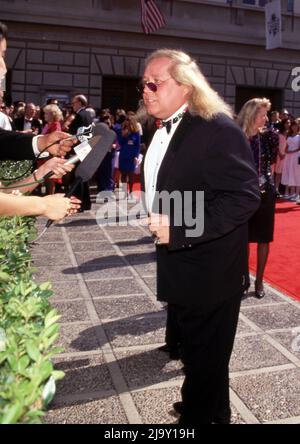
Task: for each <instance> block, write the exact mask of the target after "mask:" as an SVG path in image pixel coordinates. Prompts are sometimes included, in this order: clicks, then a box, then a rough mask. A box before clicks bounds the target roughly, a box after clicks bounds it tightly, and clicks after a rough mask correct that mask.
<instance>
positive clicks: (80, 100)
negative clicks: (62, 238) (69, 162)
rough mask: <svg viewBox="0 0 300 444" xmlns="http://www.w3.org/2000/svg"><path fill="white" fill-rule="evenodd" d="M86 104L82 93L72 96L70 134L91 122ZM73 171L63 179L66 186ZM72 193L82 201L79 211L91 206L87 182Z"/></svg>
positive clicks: (71, 178)
mask: <svg viewBox="0 0 300 444" xmlns="http://www.w3.org/2000/svg"><path fill="white" fill-rule="evenodd" d="M87 104H88V102H87V99H86V97H85V96H84V95H82V94H79V95H76V96H74V97H73V99H72V108H73V111H74V112H75V119H74V120H73V121H72V122H71V124H70V127H69V132H70V133H71V134H76V133H77V131H78V129H79V128H81V127H87V126H89V125H91V123H92V122H93V119H92V117H91V114H90V113H89V112H88V111H87V110H86V107H87ZM74 172H75V171H73V172H72V173H71V174H70V175H68V176H69V177H67V178H65V179H64V183H65V185H66V186H68V183H69V182H70V183H71V182H73V180H74ZM74 194H75V195H76V196H77V197H78V198H79V199H80V200H81V201H82V207H81V211H84V210H89V209H90V208H91V198H90V192H89V184H88V182H84V183H81V184H79V186H78V187H77V188H76V190H75V193H74Z"/></svg>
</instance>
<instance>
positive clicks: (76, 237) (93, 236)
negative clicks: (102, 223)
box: [69, 230, 107, 244]
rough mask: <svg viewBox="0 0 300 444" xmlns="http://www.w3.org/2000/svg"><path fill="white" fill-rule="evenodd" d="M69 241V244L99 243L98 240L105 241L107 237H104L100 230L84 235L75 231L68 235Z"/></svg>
mask: <svg viewBox="0 0 300 444" xmlns="http://www.w3.org/2000/svg"><path fill="white" fill-rule="evenodd" d="M69 239H70V241H71V243H72V244H73V243H76V242H78V241H83V240H84V241H85V242H87V241H94V240H95V241H100V240H105V241H107V237H106V236H105V234H103V231H101V230H97V231H88V232H85V233H82V232H81V231H79V232H78V231H75V232H74V233H72V234H69Z"/></svg>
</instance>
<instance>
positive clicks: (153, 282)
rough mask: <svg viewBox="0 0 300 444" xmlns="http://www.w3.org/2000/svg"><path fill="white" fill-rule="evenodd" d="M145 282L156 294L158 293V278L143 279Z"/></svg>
mask: <svg viewBox="0 0 300 444" xmlns="http://www.w3.org/2000/svg"><path fill="white" fill-rule="evenodd" d="M143 280H144V281H145V282H146V284H147V285H148V287H149V288H150V290H151V291H152V292H153V293H154V294H156V292H157V279H156V276H153V277H143Z"/></svg>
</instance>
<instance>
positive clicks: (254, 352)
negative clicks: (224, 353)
mask: <svg viewBox="0 0 300 444" xmlns="http://www.w3.org/2000/svg"><path fill="white" fill-rule="evenodd" d="M289 362H290V361H289V360H288V359H287V358H286V357H285V356H283V355H282V354H281V353H280V352H279V351H278V350H276V349H275V348H274V347H273V346H272V345H271V344H269V343H268V342H267V341H266V340H264V339H263V338H262V336H248V337H243V338H236V340H235V343H234V348H233V352H232V355H231V360H230V371H231V372H237V371H242V370H250V369H254V368H261V367H272V366H275V365H281V364H288V363H289Z"/></svg>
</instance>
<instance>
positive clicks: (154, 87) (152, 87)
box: [136, 77, 172, 94]
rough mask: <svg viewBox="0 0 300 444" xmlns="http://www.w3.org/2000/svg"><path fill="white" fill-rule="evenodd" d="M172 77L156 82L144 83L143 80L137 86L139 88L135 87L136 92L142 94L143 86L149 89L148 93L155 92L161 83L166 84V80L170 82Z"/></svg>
mask: <svg viewBox="0 0 300 444" xmlns="http://www.w3.org/2000/svg"><path fill="white" fill-rule="evenodd" d="M171 78H172V77H168V78H167V79H165V80H159V81H158V82H156V83H155V82H146V81H145V80H143V81H142V82H141V83H140V84H139V86H137V88H136V89H137V90H138V92H139V93H141V94H142V93H143V92H144V89H145V86H147V88H148V89H150V91H151V92H154V93H155V92H156V91H157V89H158V87H159V86H160V85H161V84H162V83H164V82H166V81H167V80H170V79H171Z"/></svg>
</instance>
